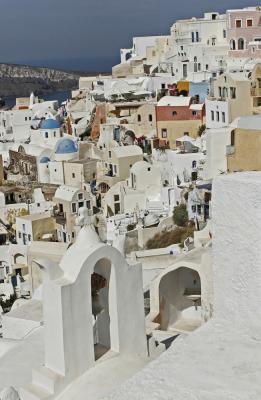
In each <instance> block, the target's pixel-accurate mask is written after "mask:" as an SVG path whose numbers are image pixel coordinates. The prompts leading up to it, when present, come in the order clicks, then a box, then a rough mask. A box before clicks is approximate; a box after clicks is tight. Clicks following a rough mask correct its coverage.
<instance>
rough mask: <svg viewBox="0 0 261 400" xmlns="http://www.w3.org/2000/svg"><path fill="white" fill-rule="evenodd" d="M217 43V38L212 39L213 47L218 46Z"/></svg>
mask: <svg viewBox="0 0 261 400" xmlns="http://www.w3.org/2000/svg"><path fill="white" fill-rule="evenodd" d="M216 42H217V38H216V37H213V38H211V44H212V46H216Z"/></svg>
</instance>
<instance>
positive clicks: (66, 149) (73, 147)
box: [55, 139, 78, 154]
mask: <svg viewBox="0 0 261 400" xmlns="http://www.w3.org/2000/svg"><path fill="white" fill-rule="evenodd" d="M77 151H78V146H77V144H76V143H75V142H74V141H73V140H72V139H62V140H61V141H60V142H59V143H58V144H57V147H56V150H55V153H56V154H70V153H77Z"/></svg>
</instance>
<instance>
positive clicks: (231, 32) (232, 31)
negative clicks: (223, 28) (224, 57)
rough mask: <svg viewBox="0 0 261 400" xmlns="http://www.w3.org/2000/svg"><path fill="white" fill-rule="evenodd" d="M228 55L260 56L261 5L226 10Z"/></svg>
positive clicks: (238, 56)
mask: <svg viewBox="0 0 261 400" xmlns="http://www.w3.org/2000/svg"><path fill="white" fill-rule="evenodd" d="M227 19H228V40H229V44H230V51H229V56H230V57H237V58H240V57H243V58H244V57H245V58H261V7H247V8H243V9H241V10H228V11H227Z"/></svg>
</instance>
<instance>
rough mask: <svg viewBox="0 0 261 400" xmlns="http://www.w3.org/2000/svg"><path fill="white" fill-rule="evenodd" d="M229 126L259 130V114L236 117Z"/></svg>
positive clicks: (260, 127) (260, 128)
mask: <svg viewBox="0 0 261 400" xmlns="http://www.w3.org/2000/svg"><path fill="white" fill-rule="evenodd" d="M230 126H231V127H232V128H237V129H252V130H256V131H261V115H250V116H248V117H239V118H236V119H235V120H234V121H233V122H232V124H231V125H230Z"/></svg>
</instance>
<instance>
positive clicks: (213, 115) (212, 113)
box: [211, 111, 215, 121]
mask: <svg viewBox="0 0 261 400" xmlns="http://www.w3.org/2000/svg"><path fill="white" fill-rule="evenodd" d="M214 119H215V114H214V111H211V121H214Z"/></svg>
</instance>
